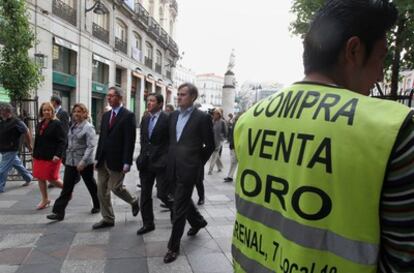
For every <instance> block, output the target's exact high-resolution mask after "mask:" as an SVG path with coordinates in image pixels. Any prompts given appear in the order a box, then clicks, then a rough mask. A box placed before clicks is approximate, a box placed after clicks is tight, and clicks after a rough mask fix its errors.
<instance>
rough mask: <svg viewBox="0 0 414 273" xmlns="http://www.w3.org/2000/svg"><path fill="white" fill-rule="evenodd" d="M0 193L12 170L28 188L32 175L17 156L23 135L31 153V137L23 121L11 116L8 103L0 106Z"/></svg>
mask: <svg viewBox="0 0 414 273" xmlns="http://www.w3.org/2000/svg"><path fill="white" fill-rule="evenodd" d="M0 117H1V120H0V154H1V162H0V192H4V187H5V185H6V181H7V175H8V173H9V171H10V170H11V169H12V168H15V169H16V170H17V172H18V173H19V174H20V175H21V176H22V178H23V180H24V181H25V183H24V184H23V186H28V185H29V183H30V181H32V179H33V177H32V174H31V173H30V172H29V171H28V170H27V169H26V167H25V166H24V165H23V163H22V161H21V160H20V158H19V156H18V150H19V146H20V139H21V136H22V135H24V140H25V144H26V147H27V148H28V149H29V151H30V152H32V136H31V133H30V130H29V129H28V128H27V126H26V124H24V123H23V121H21V120H19V119H17V118H16V117H15V116H14V115H13V107H12V106H11V105H10V104H9V103H1V104H0Z"/></svg>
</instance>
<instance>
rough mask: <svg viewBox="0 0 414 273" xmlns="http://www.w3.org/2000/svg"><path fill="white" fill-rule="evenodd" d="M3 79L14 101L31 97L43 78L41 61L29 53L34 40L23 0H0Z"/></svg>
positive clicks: (0, 68) (0, 76) (1, 80)
mask: <svg viewBox="0 0 414 273" xmlns="http://www.w3.org/2000/svg"><path fill="white" fill-rule="evenodd" d="M0 29H1V31H0V43H1V44H3V47H2V48H0V83H1V84H2V85H3V86H4V88H5V89H6V90H8V92H9V93H8V95H9V96H10V99H11V101H12V102H13V101H14V102H16V101H18V100H21V99H25V98H28V97H30V91H31V90H34V89H36V88H37V87H38V85H39V83H40V82H41V80H42V75H41V71H40V70H39V67H38V65H36V63H35V62H34V61H33V60H32V59H31V58H30V57H29V52H28V51H29V49H30V48H32V47H33V46H34V44H35V35H34V34H33V32H32V30H31V29H30V24H29V20H28V15H27V14H26V6H25V1H24V0H1V1H0Z"/></svg>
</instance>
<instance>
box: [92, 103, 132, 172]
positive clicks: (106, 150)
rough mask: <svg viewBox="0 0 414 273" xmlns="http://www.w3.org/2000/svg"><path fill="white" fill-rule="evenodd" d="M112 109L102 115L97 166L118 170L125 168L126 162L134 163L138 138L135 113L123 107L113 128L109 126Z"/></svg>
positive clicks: (96, 157)
mask: <svg viewBox="0 0 414 273" xmlns="http://www.w3.org/2000/svg"><path fill="white" fill-rule="evenodd" d="M111 114H112V111H107V112H105V113H104V114H103V116H102V121H101V132H100V135H99V141H98V147H97V149H96V156H95V159H96V161H97V163H96V166H97V167H102V166H103V164H104V162H106V165H107V167H108V168H109V169H110V170H112V171H116V172H121V171H122V170H123V167H124V164H128V165H131V164H132V156H133V154H134V147H135V138H136V122H135V115H134V113H132V112H131V111H129V110H128V109H126V108H124V107H121V109H119V112H118V115H116V117H115V121H114V124H113V125H112V128H109V119H110V117H111Z"/></svg>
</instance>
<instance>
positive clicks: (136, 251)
mask: <svg viewBox="0 0 414 273" xmlns="http://www.w3.org/2000/svg"><path fill="white" fill-rule="evenodd" d="M137 151H138V148H137ZM137 151H136V154H137ZM222 158H223V161H224V164H225V169H224V171H223V172H220V173H217V172H216V171H214V172H213V175H210V176H209V175H206V177H205V181H204V182H205V188H206V202H205V205H203V206H199V209H200V211H201V213H202V214H203V216H204V217H205V218H206V220H207V221H208V226H207V227H206V229H202V230H200V232H199V233H198V234H197V236H195V237H188V236H187V235H186V232H187V230H188V229H189V225H188V224H187V225H186V232H185V233H184V236H183V239H182V245H181V253H180V256H179V257H178V259H177V260H176V261H175V262H173V263H171V264H164V263H163V256H164V254H165V253H166V250H167V241H168V239H169V236H170V232H171V223H170V220H169V212H167V211H166V210H164V209H162V208H161V207H160V202H159V200H157V199H156V198H155V196H154V213H155V225H156V229H155V231H153V232H150V233H148V234H145V235H143V236H137V235H136V231H137V229H138V228H139V227H141V225H142V221H141V215H140V214H139V215H138V217H133V216H132V214H131V207H130V206H129V205H128V204H126V203H125V202H123V201H122V200H120V199H118V198H117V197H115V196H114V195H112V202H113V205H114V210H115V216H116V220H115V221H116V223H115V227H113V228H108V229H102V230H97V231H93V230H92V224H93V223H95V222H97V221H99V220H100V219H101V216H100V214H95V215H91V214H90V210H91V208H92V202H91V199H90V197H89V194H88V192H87V189H86V187H85V185H84V184H83V182H82V181H81V182H80V183H78V184H77V186H76V187H75V191H74V193H73V199H72V201H71V202H70V203H69V205H68V208H67V210H66V216H65V220H64V221H62V222H51V221H49V220H47V219H46V215H47V214H49V213H51V207H49V208H47V209H45V210H42V211H37V210H36V209H35V207H36V205H37V204H38V202H39V201H40V193H39V189H38V186H37V183H36V182H33V183H31V185H29V186H28V187H21V185H22V184H23V182H8V183H7V186H6V192H5V193H3V194H1V195H0V272H1V273H14V272H19V273H23V272H24V273H26V272H27V273H29V272H30V273H56V272H62V273H75V272H76V273H82V272H85V273H102V272H105V273H109V272H114V273H137V272H138V273H147V272H149V273H174V272H177V273H190V272H194V273H213V272H214V273H230V272H233V270H232V265H231V254H230V247H231V234H232V226H233V221H234V218H235V208H234V183H223V178H224V177H225V176H226V172H227V170H228V166H229V150H228V145H227V144H226V145H225V148H224V149H223V156H222ZM206 169H207V166H206ZM206 173H207V171H206ZM138 181H139V178H138V172H137V170H136V168H135V166H134V167H133V170H132V172H131V173H129V174H128V175H127V177H126V181H125V185H126V186H127V188H128V189H129V190H131V191H132V192H135V193H136V194H139V188H137V187H136V183H137V182H138ZM154 192H155V191H154ZM59 193H60V189H56V188H53V189H50V190H49V194H50V199H52V200H55V199H56V198H57V197H58V195H59ZM193 200H194V201H197V200H198V196H197V193H196V191H194V195H193Z"/></svg>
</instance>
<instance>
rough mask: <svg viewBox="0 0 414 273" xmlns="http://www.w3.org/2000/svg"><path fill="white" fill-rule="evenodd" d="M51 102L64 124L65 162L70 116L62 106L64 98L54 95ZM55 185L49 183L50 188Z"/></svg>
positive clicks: (63, 158) (63, 155) (63, 160)
mask: <svg viewBox="0 0 414 273" xmlns="http://www.w3.org/2000/svg"><path fill="white" fill-rule="evenodd" d="M50 103H51V104H52V105H53V108H55V113H56V117H57V118H58V120H59V121H60V123H61V124H62V128H63V131H64V132H65V138H66V144H65V150H64V151H63V154H62V162H63V164H65V158H66V148H67V142H68V139H67V136H68V132H69V126H70V116H69V114H68V112H66V111H65V109H63V108H62V99H61V98H60V97H59V96H57V95H53V96H52V97H50ZM54 186H55V185H53V184H51V183H49V185H48V188H53V187H54Z"/></svg>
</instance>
